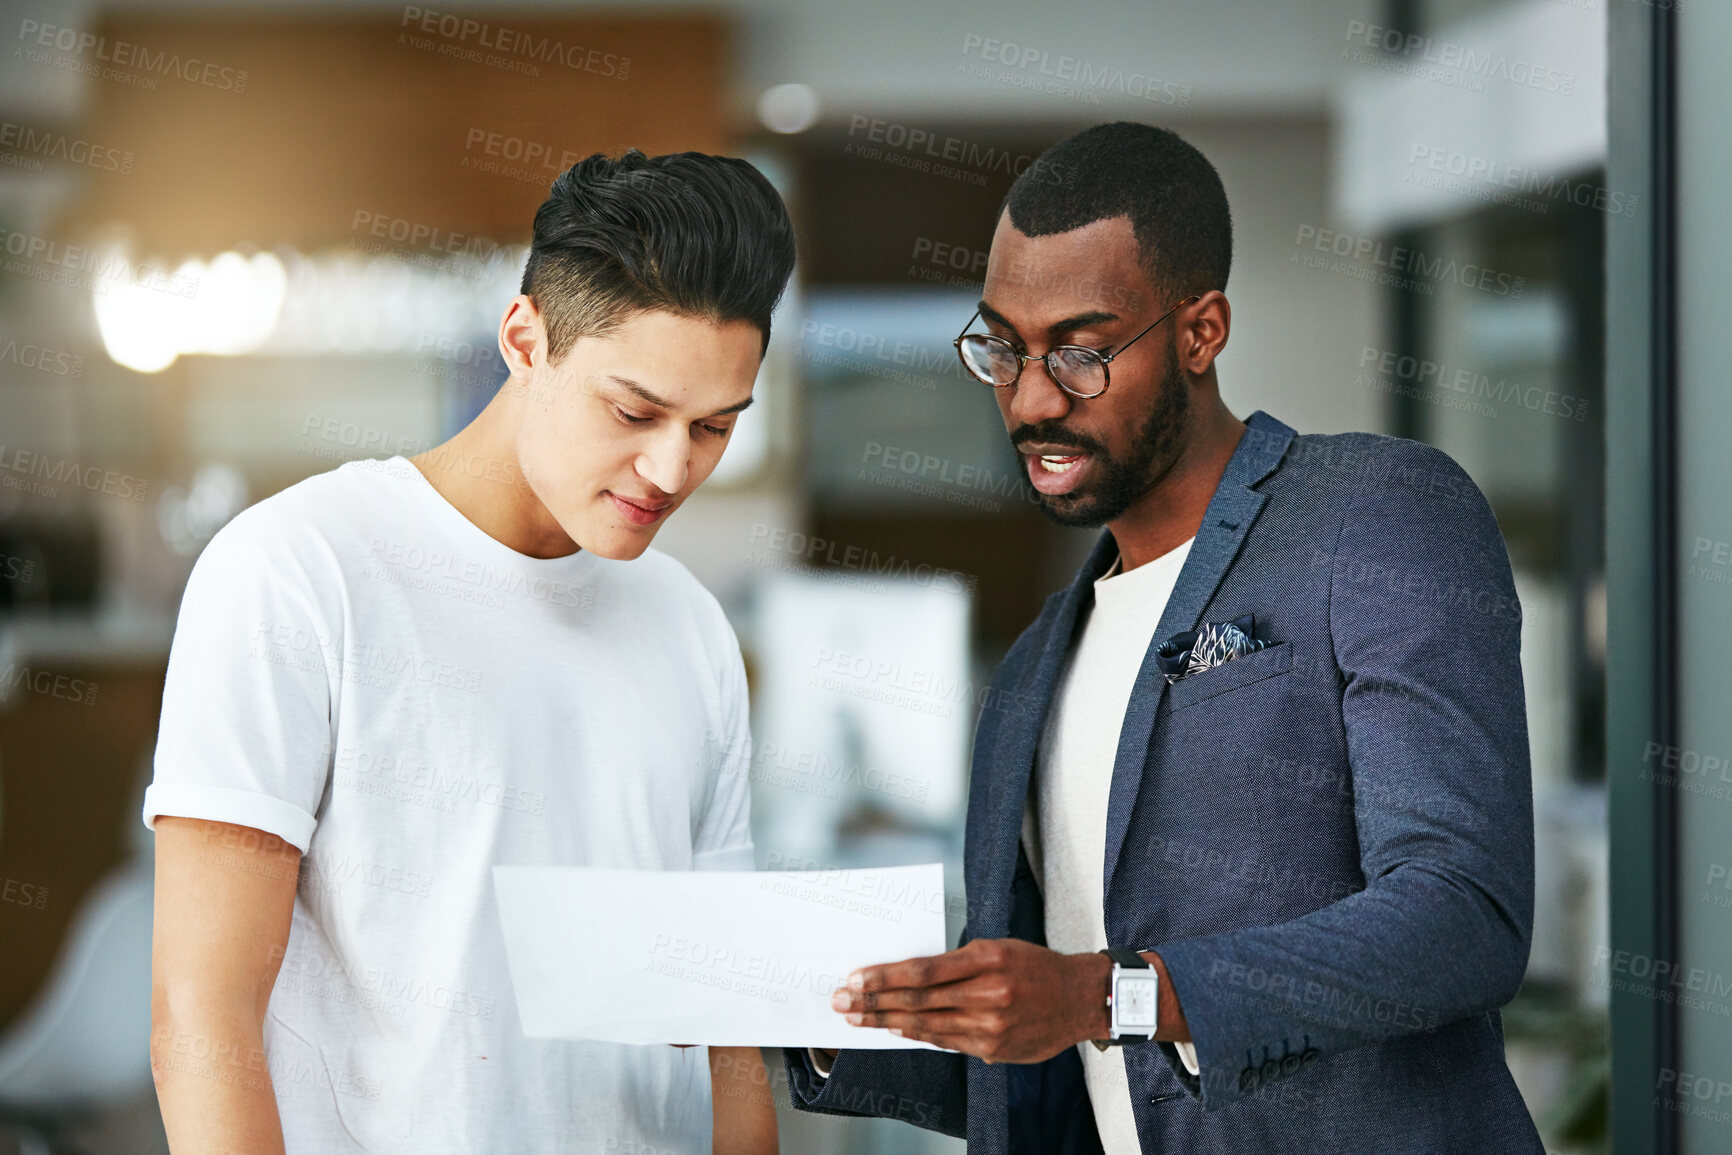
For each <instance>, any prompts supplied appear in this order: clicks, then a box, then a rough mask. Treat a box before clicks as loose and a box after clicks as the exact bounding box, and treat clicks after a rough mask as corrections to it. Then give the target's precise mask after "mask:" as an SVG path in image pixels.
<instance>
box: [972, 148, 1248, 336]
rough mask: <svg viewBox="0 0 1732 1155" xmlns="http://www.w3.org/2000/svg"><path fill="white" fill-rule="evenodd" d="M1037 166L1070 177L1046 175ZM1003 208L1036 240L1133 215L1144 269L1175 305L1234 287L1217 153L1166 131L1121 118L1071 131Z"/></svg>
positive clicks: (1013, 190) (1017, 184)
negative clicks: (1187, 298) (1214, 158)
mask: <svg viewBox="0 0 1732 1155" xmlns="http://www.w3.org/2000/svg"><path fill="white" fill-rule="evenodd" d="M1037 169H1038V170H1040V171H1041V172H1047V171H1056V172H1068V178H1067V179H1066V180H1064V181H1060V182H1054V181H1052V180H1051V179H1050V178H1048V179H1045V180H1042V179H1039V177H1038V176H1036V175H1035V173H1036V170H1037ZM1003 207H1004V208H1005V209H1008V210H1010V223H1011V224H1013V225H1015V226H1016V228H1017V229H1018V230H1019V231H1020V232H1022V233H1023V234H1025V235H1027V236H1031V237H1043V236H1047V235H1048V234H1051V233H1067V232H1070V231H1071V230H1072V229H1079V228H1082V227H1083V226H1084V225H1088V224H1093V223H1094V222H1095V221H1099V220H1106V219H1108V218H1111V217H1119V216H1123V217H1129V218H1130V222H1131V230H1132V232H1133V233H1134V234H1135V236H1136V239H1137V264H1138V267H1139V268H1141V269H1142V271H1143V273H1144V274H1145V275H1146V276H1147V277H1148V278H1149V283H1150V284H1151V285H1153V286H1154V287H1155V289H1156V290H1157V291H1158V292H1162V293H1164V294H1165V295H1166V296H1167V297H1168V298H1169V299H1168V300H1167V302H1166V303H1167V304H1172V303H1173V302H1174V301H1176V300H1177V299H1179V298H1180V297H1184V296H1188V295H1190V294H1191V293H1201V292H1207V291H1208V290H1210V289H1221V290H1224V289H1226V287H1227V272H1228V270H1229V269H1230V268H1231V267H1232V264H1233V217H1232V214H1231V213H1230V212H1229V211H1228V208H1227V191H1226V189H1224V188H1223V187H1222V186H1221V176H1220V174H1219V173H1217V172H1216V171H1215V166H1214V165H1212V164H1210V163H1209V160H1208V158H1207V157H1205V156H1204V155H1203V154H1202V153H1200V152H1198V151H1197V150H1196V149H1195V148H1194V147H1192V146H1191V145H1190V144H1188V143H1186V142H1185V141H1184V140H1183V139H1181V138H1180V137H1179V135H1178V134H1177V133H1175V132H1171V131H1169V130H1167V129H1164V128H1156V127H1155V126H1154V125H1150V124H1137V123H1135V122H1134V121H1128V120H1120V121H1114V122H1112V123H1110V124H1097V125H1095V126H1093V127H1092V128H1085V129H1083V130H1082V131H1081V132H1078V133H1076V134H1074V135H1072V136H1067V137H1065V138H1064V139H1063V140H1061V141H1059V142H1058V143H1057V144H1055V145H1053V146H1052V147H1051V148H1049V149H1047V150H1046V151H1045V152H1044V153H1042V154H1041V156H1040V160H1039V161H1037V162H1036V163H1035V164H1033V165H1030V166H1029V167H1028V168H1027V169H1026V170H1024V172H1023V174H1022V175H1021V176H1019V177H1018V178H1017V179H1016V181H1015V183H1013V184H1012V185H1011V186H1010V191H1009V192H1008V193H1006V194H1005V198H1004V206H1003Z"/></svg>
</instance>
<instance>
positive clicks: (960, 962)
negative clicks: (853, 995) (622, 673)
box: [844, 947, 983, 991]
mask: <svg viewBox="0 0 1732 1155" xmlns="http://www.w3.org/2000/svg"><path fill="white" fill-rule="evenodd" d="M982 966H983V960H982V959H981V958H980V957H979V955H978V954H977V953H976V952H973V951H970V950H968V949H967V948H966V947H965V948H963V949H962V950H952V951H945V952H944V953H943V954H940V955H931V956H929V957H926V958H911V959H904V960H902V961H901V962H894V963H884V964H882V965H880V966H870V967H862V968H860V969H859V970H857V971H855V972H854V973H853V974H851V975H849V976H848V981H847V982H846V983H845V984H844V986H845V987H846V988H847V989H849V990H856V991H886V990H905V989H908V988H911V987H930V986H938V985H940V984H942V983H954V982H959V981H961V980H962V979H966V978H970V977H972V976H974V975H976V974H979V973H980V970H981V968H982Z"/></svg>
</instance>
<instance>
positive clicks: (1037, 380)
mask: <svg viewBox="0 0 1732 1155" xmlns="http://www.w3.org/2000/svg"><path fill="white" fill-rule="evenodd" d="M997 392H998V393H999V394H1000V407H1001V408H1003V409H1004V410H1005V413H1006V416H1007V417H1008V418H1009V420H1008V422H1007V423H1006V426H1005V427H1006V428H1007V429H1015V428H1017V427H1018V426H1019V425H1039V424H1040V423H1041V422H1042V421H1056V420H1058V419H1060V418H1062V417H1064V416H1065V415H1066V414H1067V413H1069V412H1070V407H1071V402H1072V400H1074V399H1073V398H1072V397H1071V395H1070V394H1069V393H1066V392H1065V391H1064V390H1063V389H1060V388H1059V387H1058V383H1057V382H1055V381H1054V380H1053V379H1052V378H1051V377H1050V376H1048V374H1047V371H1046V366H1045V365H1043V364H1041V363H1040V362H1038V361H1030V362H1029V363H1028V364H1027V365H1024V366H1023V369H1022V376H1021V377H1018V378H1017V379H1016V384H1014V385H1010V386H1007V387H1006V388H1004V389H1000V390H997Z"/></svg>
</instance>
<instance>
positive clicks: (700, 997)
mask: <svg viewBox="0 0 1732 1155" xmlns="http://www.w3.org/2000/svg"><path fill="white" fill-rule="evenodd" d="M493 884H494V891H495V893H496V895H497V896H498V899H499V918H500V924H501V926H502V927H503V929H504V933H505V952H506V956H507V959H508V960H509V963H510V967H511V984H512V987H513V988H514V989H515V991H516V995H517V1014H518V1018H519V1020H520V1021H521V1023H522V1025H523V1033H524V1034H526V1035H530V1036H534V1037H537V1038H554V1039H599V1040H602V1041H605V1042H614V1043H696V1044H707V1045H709V1046H732V1047H739V1046H763V1047H768V1046H792V1047H850V1048H885V1047H922V1046H926V1044H923V1043H913V1042H909V1041H907V1040H904V1039H899V1038H897V1037H896V1036H895V1035H892V1034H890V1033H889V1032H887V1031H884V1030H881V1029H878V1028H873V1027H854V1026H850V1025H849V1024H848V1021H847V1020H846V1019H844V1018H843V1017H842V1016H841V1015H840V1014H838V1013H837V1012H836V1011H834V1010H831V1009H830V994H831V992H832V991H834V990H835V989H836V988H837V987H839V986H841V985H842V983H843V982H844V981H845V980H846V979H847V977H848V974H849V972H850V971H853V970H855V969H856V968H858V967H862V966H869V965H871V964H874V963H887V962H898V961H900V960H902V959H906V958H916V957H921V956H925V955H935V954H942V953H943V952H944V949H945V941H944V905H945V899H944V869H943V867H942V866H940V865H938V864H937V863H932V864H929V865H925V866H897V867H886V868H883V869H877V870H822V871H757V872H753V871H648V870H603V869H595V868H590V867H571V866H558V867H548V866H496V867H494V868H493Z"/></svg>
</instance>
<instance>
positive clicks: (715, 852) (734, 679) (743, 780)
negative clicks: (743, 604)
mask: <svg viewBox="0 0 1732 1155" xmlns="http://www.w3.org/2000/svg"><path fill="white" fill-rule="evenodd" d="M728 636H729V641H730V643H731V645H730V648H729V659H728V661H727V663H726V665H725V666H724V668H723V674H722V685H721V693H722V703H721V705H722V709H721V716H722V725H721V727H720V730H719V732H718V733H717V734H716V735H714V737H715V738H716V740H717V752H719V755H720V757H719V758H718V760H717V770H716V777H715V782H714V783H713V785H712V787H711V789H710V795H709V805H708V806H707V807H706V808H705V810H704V814H703V816H702V818H701V819H700V820H699V822H698V825H697V830H696V832H695V833H694V834H693V836H692V869H693V870H751V869H752V867H753V866H754V865H756V863H755V861H754V859H753V855H752V825H751V824H752V791H751V777H752V728H751V707H750V702H749V698H748V695H747V692H746V665H745V662H744V661H743V660H742V659H741V657H740V647H739V643H738V642H734V641H733V631H732V630H729V631H728Z"/></svg>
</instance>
